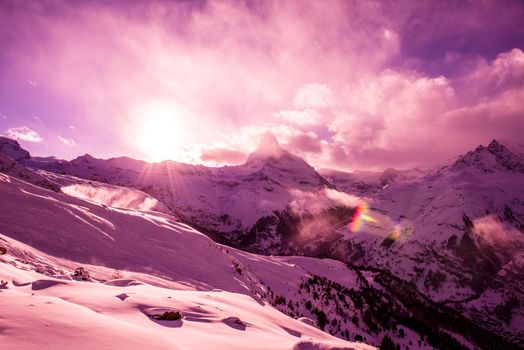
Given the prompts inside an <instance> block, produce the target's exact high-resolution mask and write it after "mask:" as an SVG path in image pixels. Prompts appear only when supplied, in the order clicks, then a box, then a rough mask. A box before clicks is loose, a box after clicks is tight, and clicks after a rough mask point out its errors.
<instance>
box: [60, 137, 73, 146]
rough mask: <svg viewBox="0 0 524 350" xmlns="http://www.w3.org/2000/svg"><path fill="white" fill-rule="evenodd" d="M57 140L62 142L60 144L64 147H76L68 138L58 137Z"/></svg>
mask: <svg viewBox="0 0 524 350" xmlns="http://www.w3.org/2000/svg"><path fill="white" fill-rule="evenodd" d="M57 138H58V140H60V142H62V143H63V144H64V145H66V146H68V147H74V146H76V142H75V140H73V139H68V138H66V137H62V136H57Z"/></svg>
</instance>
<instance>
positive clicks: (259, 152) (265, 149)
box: [247, 131, 291, 163]
mask: <svg viewBox="0 0 524 350" xmlns="http://www.w3.org/2000/svg"><path fill="white" fill-rule="evenodd" d="M290 155H291V154H290V153H289V152H288V151H286V150H285V149H283V148H282V147H281V146H280V143H278V140H277V138H276V137H275V135H273V134H272V133H271V132H269V131H268V132H266V133H265V134H264V136H262V138H261V139H260V142H259V143H258V147H257V149H256V150H255V151H254V152H253V153H251V154H250V155H249V157H248V160H247V161H248V163H249V162H252V161H254V160H257V159H266V158H275V159H278V158H281V157H283V156H290Z"/></svg>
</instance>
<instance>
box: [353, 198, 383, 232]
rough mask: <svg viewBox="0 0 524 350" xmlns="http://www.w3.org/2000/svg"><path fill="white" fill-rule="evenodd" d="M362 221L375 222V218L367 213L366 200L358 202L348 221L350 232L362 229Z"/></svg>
mask: <svg viewBox="0 0 524 350" xmlns="http://www.w3.org/2000/svg"><path fill="white" fill-rule="evenodd" d="M364 222H372V223H376V222H377V220H376V219H375V218H373V217H372V216H370V215H369V214H368V204H367V203H366V202H362V203H360V205H359V206H358V208H357V210H356V211H355V214H354V215H353V218H352V219H351V222H350V223H349V229H350V230H351V232H358V231H359V230H360V229H362V226H363V225H364Z"/></svg>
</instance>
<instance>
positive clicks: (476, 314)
mask: <svg viewBox="0 0 524 350" xmlns="http://www.w3.org/2000/svg"><path fill="white" fill-rule="evenodd" d="M266 138H267V140H266V141H264V142H263V143H262V144H261V147H259V149H258V150H257V151H256V152H255V153H254V154H253V155H251V156H250V157H249V159H248V161H247V162H246V164H244V165H240V166H235V167H222V168H207V167H204V166H194V165H187V164H180V163H175V162H162V163H156V164H151V163H146V162H142V161H136V160H132V159H129V158H113V159H109V160H100V159H95V158H93V157H91V156H89V155H86V156H83V157H79V158H77V159H75V160H73V161H71V162H67V161H60V160H55V159H49V158H32V159H30V160H27V158H24V159H22V160H20V161H19V162H15V163H18V164H19V166H21V167H23V169H26V170H27V171H30V172H32V173H34V174H37V175H39V176H43V177H44V178H45V179H47V180H48V181H51V182H52V183H55V184H59V186H60V187H62V192H65V193H68V192H67V191H68V189H67V188H69V189H71V188H73V189H75V190H74V191H70V192H69V193H68V194H69V195H72V196H75V197H80V198H82V199H83V200H89V202H84V203H89V205H94V206H95V207H96V208H99V207H100V205H102V207H101V208H103V210H109V212H110V213H113V212H115V211H123V210H127V211H129V212H126V215H129V213H131V212H133V213H141V214H140V215H136V214H134V215H135V216H137V217H138V216H142V217H143V218H144V219H147V220H146V221H148V222H156V221H157V220H158V219H157V218H152V217H151V215H153V216H154V217H157V216H158V215H160V216H161V217H163V218H166V217H169V218H170V219H167V220H165V221H163V222H162V224H161V225H158V224H156V225H157V226H162V227H166V228H167V227H171V225H175V224H176V225H181V224H178V222H184V223H189V224H190V225H192V226H193V227H196V228H197V229H199V230H201V231H202V232H204V233H206V235H208V236H210V237H212V238H213V239H214V240H215V241H219V242H225V243H227V244H228V245H230V246H236V247H239V248H243V249H248V250H250V251H252V252H259V253H263V254H275V253H278V254H299V255H309V256H314V257H331V258H335V259H336V260H339V261H340V262H337V261H331V260H318V259H312V258H299V257H286V258H279V257H264V256H260V255H253V254H251V253H245V252H242V251H239V250H236V249H234V248H225V247H222V248H218V249H219V250H222V251H225V252H226V255H228V256H229V257H230V258H231V259H232V260H231V261H232V262H231V263H230V265H229V268H231V266H233V269H234V271H236V272H237V274H238V275H240V276H243V277H245V276H246V275H247V276H248V280H247V281H244V282H241V284H242V285H243V286H244V287H245V286H251V287H249V288H244V289H242V288H241V289H235V288H236V287H235V288H232V287H231V286H235V285H236V283H237V282H234V283H233V284H230V282H227V283H226V284H227V286H228V287H227V288H225V287H224V285H222V284H220V285H214V284H213V283H211V282H210V281H207V280H206V278H209V277H206V276H205V273H201V274H200V275H199V274H193V272H191V274H190V275H195V276H197V277H196V278H195V277H191V278H192V280H191V281H190V282H183V283H184V284H188V283H189V284H192V285H197V284H198V283H197V281H200V282H202V281H205V282H204V284H205V285H208V286H209V288H211V287H212V288H220V289H224V290H228V291H231V292H237V293H247V294H249V295H251V296H255V297H256V298H262V299H264V300H268V301H269V302H270V303H271V304H272V305H274V306H275V307H276V308H277V309H279V310H281V311H282V312H284V313H286V314H287V315H290V316H293V317H296V318H299V317H306V318H311V319H313V320H314V321H313V322H314V323H316V324H317V325H322V326H323V327H324V328H325V329H326V330H327V331H329V332H331V333H332V334H335V335H337V336H338V337H342V338H346V339H350V340H360V339H364V340H365V341H367V342H369V343H371V344H375V345H376V344H378V343H379V342H380V339H382V337H383V336H384V335H385V334H390V336H391V337H392V338H393V339H394V341H395V342H397V343H398V344H403V345H405V346H410V344H409V342H410V341H411V345H413V346H415V347H417V348H423V346H424V344H427V343H429V344H431V346H432V347H435V348H471V349H472V348H475V347H480V348H486V349H498V348H508V349H510V348H519V347H522V346H523V345H524V344H523V342H522V339H523V338H524V337H523V329H522V325H523V324H524V322H523V320H524V317H523V308H522V306H523V304H524V303H523V302H522V301H523V300H524V299H523V295H522V290H524V288H523V286H522V283H523V282H522V281H524V278H523V277H524V276H523V275H522V271H523V270H522V266H523V251H524V250H523V245H522V242H523V240H522V236H524V234H523V233H522V232H523V229H522V222H523V217H524V215H523V213H524V210H523V200H522V198H524V189H523V184H524V181H523V178H522V176H523V172H522V156H521V155H520V154H519V153H516V152H513V151H511V150H509V149H508V148H507V147H505V146H503V145H502V144H500V143H498V142H496V141H494V142H492V143H491V144H490V145H489V146H487V147H483V146H480V147H478V148H477V149H476V150H474V151H472V152H469V153H467V154H466V155H464V156H461V157H459V158H458V159H457V160H456V161H455V162H454V163H453V164H451V165H449V166H445V167H442V168H440V169H437V170H435V171H433V172H429V173H427V174H418V173H419V172H418V171H410V172H405V173H402V174H401V175H398V173H396V172H392V171H389V172H388V171H386V172H385V173H383V174H380V175H378V176H376V179H378V181H379V183H380V181H381V180H380V179H381V178H382V179H386V181H387V186H380V185H379V186H376V187H375V188H373V190H371V191H363V192H362V191H361V192H358V191H352V190H351V187H346V188H344V187H342V186H340V183H338V184H337V183H336V181H332V182H330V181H329V180H330V179H331V180H332V179H333V178H334V177H333V173H331V174H327V173H325V172H323V171H322V173H323V174H324V176H322V175H320V174H319V173H318V172H316V171H315V170H314V169H313V168H312V167H310V166H309V165H308V164H307V163H305V162H304V161H303V160H302V159H300V158H298V157H296V156H293V155H291V154H290V153H289V152H287V151H285V150H283V149H282V148H281V147H280V146H279V145H278V143H277V142H276V140H272V139H271V136H267V137H266ZM273 141H274V142H273ZM10 159H11V158H10ZM11 161H13V160H12V159H11ZM33 169H40V170H33ZM42 169H45V170H42ZM392 173H394V174H396V175H395V176H391V174H392ZM384 174H386V175H384ZM336 175H339V177H340V176H342V177H344V176H346V175H344V174H336ZM357 175H359V176H360V175H362V176H364V175H363V174H357ZM382 175H384V176H382ZM13 176H16V175H13ZM374 176H375V175H374ZM364 177H365V180H366V181H367V182H368V183H371V180H370V176H369V174H365V176H364ZM357 178H358V177H354V178H353V179H357ZM9 179H12V178H11V177H9ZM86 179H87V180H86ZM353 179H351V178H350V179H349V180H348V181H353ZM358 181H362V182H363V183H364V180H363V178H362V177H360V180H358ZM373 181H376V180H373ZM13 182H15V180H14V179H12V180H11V183H13ZM16 184H17V185H16V186H19V183H18V182H17V183H16ZM20 186H21V185H20ZM71 186H73V187H71ZM120 186H125V188H124V187H120ZM127 190H129V191H132V192H133V195H132V196H131V198H135V197H137V198H142V199H143V200H136V201H133V200H124V199H125V198H126V193H127V192H126V191H127ZM343 190H346V191H352V192H349V193H347V192H343ZM24 191H26V190H24ZM14 192H16V191H14ZM14 192H13V193H14ZM112 193H117V195H116V198H118V199H119V200H112V201H108V200H107V198H113V196H112ZM146 193H147V194H146ZM138 194H141V195H140V196H139V195H138ZM56 195H57V196H62V197H60V199H59V201H63V200H64V198H69V197H63V196H64V195H62V194H56ZM144 196H145V197H147V198H149V202H151V201H154V200H156V201H158V203H157V204H158V205H159V206H158V207H156V208H155V207H147V206H140V205H137V204H136V203H144V202H148V201H146V200H145V199H144V198H145V197H144ZM77 200H78V199H77ZM104 200H105V202H104ZM119 203H133V204H129V205H128V204H121V205H120V208H124V209H118V210H117V208H112V207H114V206H118V205H119ZM366 203H367V205H366ZM41 205H42V204H41V203H40V204H39V205H38V207H40V206H41ZM162 205H165V206H166V207H163V209H159V208H162ZM24 206H25V204H24V205H23V206H22V207H24ZM82 206H86V205H82ZM108 206H109V207H108ZM66 207H67V206H66ZM34 210H36V207H35V209H34ZM93 210H95V209H93ZM96 210H98V209H96ZM146 210H161V211H163V214H158V213H157V214H155V213H153V212H150V211H146ZM2 212H4V211H2ZM5 212H6V213H8V212H13V213H15V212H16V208H14V207H11V208H10V209H9V210H6V211H5ZM72 214H74V216H75V217H76V216H78V217H80V218H81V219H86V220H87V218H89V217H90V216H89V215H87V216H85V213H84V214H82V215H79V214H78V213H76V212H75V211H74V210H73V211H72ZM171 214H174V215H175V216H176V218H175V217H173V216H171ZM107 215H108V214H107V213H106V212H105V211H101V212H100V213H97V214H96V216H97V217H102V218H104V220H107V221H108V222H110V223H113V222H114V220H115V219H113V218H109V217H107ZM144 215H145V216H144ZM11 216H16V215H11ZM42 220H43V221H44V222H45V220H44V218H42ZM79 220H80V219H79ZM104 220H102V222H103V221H104ZM62 221H67V220H62ZM95 221H96V220H95ZM88 222H89V220H88ZM26 224H27V225H28V227H32V226H36V224H35V223H26ZM84 224H85V223H84ZM20 225H22V223H20V222H18V223H15V222H11V226H7V232H11V235H9V234H7V235H8V236H10V237H13V238H15V239H17V240H20V241H22V242H24V243H27V244H30V245H31V246H33V247H36V248H38V249H41V250H42V251H44V252H45V253H47V254H51V255H56V254H59V253H60V252H62V253H63V252H64V251H69V249H70V248H68V247H67V246H64V247H62V248H60V249H57V250H56V251H47V250H45V249H43V248H42V247H40V246H39V245H35V243H34V242H35V238H34V237H31V235H28V236H26V237H25V238H24V239H21V238H20V234H21V233H20V232H25V231H24V230H18V229H13V227H18V226H20ZM57 225H59V224H58V223H56V224H50V225H46V226H49V227H56V226H57ZM94 225H95V227H97V228H100V229H101V230H102V231H103V232H105V233H106V234H109V235H110V236H113V234H112V233H111V231H108V230H107V229H104V228H101V227H98V224H94ZM21 227H23V225H22V226H21ZM123 227H133V228H134V227H136V233H135V236H131V237H132V239H131V241H132V242H134V243H131V241H128V243H126V246H127V245H131V244H133V245H136V242H137V241H138V242H141V241H142V240H143V238H141V235H142V234H143V231H150V230H151V229H150V228H147V227H142V226H140V225H138V226H137V225H136V224H135V223H131V222H129V223H126V224H124V225H123ZM348 228H349V229H348ZM1 229H2V226H0V230H1ZM27 230H28V232H29V231H30V229H29V228H28V229H27ZM91 230H95V229H94V228H91ZM95 231H96V230H95ZM97 232H98V231H97ZM126 232H127V231H126ZM192 232H195V231H194V230H193V231H192ZM99 233H100V232H99ZM48 234H51V232H49V233H48ZM90 234H92V233H90ZM126 235H128V233H126ZM126 235H124V236H126ZM83 236H84V234H81V235H80V237H83ZM124 236H122V237H124ZM118 237H119V238H118V239H117V242H119V241H120V240H122V239H123V238H120V236H118ZM202 237H203V236H202ZM204 238H205V237H204ZM68 239H71V237H69V238H68ZM170 239H171V238H170V236H165V237H164V236H162V235H161V236H159V237H158V238H156V237H155V238H153V239H152V240H150V239H147V240H145V242H147V244H148V246H147V247H143V248H142V247H141V246H136V248H137V249H140V250H142V249H143V251H144V253H147V254H146V255H147V256H148V257H149V256H153V255H159V254H155V253H154V251H155V249H159V250H160V251H164V250H163V249H164V248H165V247H164V246H166V245H165V244H163V243H162V242H166V241H169V242H171V241H170ZM66 240H67V239H66ZM183 240H184V241H186V238H184V239H183ZM151 242H155V245H153V246H152V247H150V246H149V244H151ZM208 242H209V244H212V245H215V246H216V243H213V242H211V241H208ZM109 243H110V242H109ZM111 244H114V243H111ZM111 244H110V245H111ZM169 244H170V243H169ZM169 244H168V245H167V246H169ZM157 245H158V246H157ZM179 247H180V249H186V250H188V251H187V253H188V255H187V258H186V257H185V256H186V255H184V254H182V255H181V257H182V259H181V261H189V260H191V257H192V256H193V255H198V254H200V252H202V253H203V252H205V250H203V248H202V246H200V247H199V248H197V247H195V248H194V249H193V248H191V249H189V248H188V247H185V246H184V245H182V244H181V245H180V246H179ZM217 247H220V246H217ZM75 249H76V250H78V249H79V248H75ZM169 249H170V248H169ZM103 250H104V251H108V252H109V253H107V254H108V255H109V256H120V255H119V254H124V253H125V254H124V255H122V256H121V257H120V258H118V259H116V260H114V259H113V258H111V259H110V258H109V257H108V255H104V256H103V257H100V256H97V255H98V254H94V255H93V256H92V257H89V259H85V260H84V261H78V260H76V261H78V262H79V263H82V264H86V263H91V264H93V261H94V262H96V263H95V264H94V265H106V266H111V268H114V269H122V270H127V271H133V270H135V272H142V273H144V272H146V273H149V272H152V273H153V274H154V275H156V276H160V277H162V278H167V279H168V280H173V281H185V279H186V278H190V277H189V275H188V276H183V275H181V272H180V268H176V269H167V270H166V268H165V266H167V261H164V260H158V261H157V260H156V259H157V258H156V257H155V258H153V257H150V258H148V260H147V261H141V260H143V259H144V258H143V257H139V258H137V259H138V260H137V261H139V262H140V263H139V264H136V265H131V266H127V265H125V266H122V265H119V264H117V263H116V262H120V263H123V262H129V261H130V260H134V259H135V258H134V255H132V254H131V255H130V253H129V252H128V249H127V248H126V249H122V247H121V246H119V247H111V246H108V247H107V248H103ZM192 252H193V253H192ZM194 252H199V253H194ZM102 254H106V253H102ZM177 254H178V251H177V252H176V253H174V254H160V255H164V256H166V257H167V256H171V255H174V256H177ZM58 256H60V255H58ZM77 256H78V252H77V251H75V254H74V255H70V256H68V257H67V256H66V257H64V258H66V259H71V260H74V259H75V257H77ZM80 256H82V254H80ZM131 256H133V258H132V259H130V257H131ZM76 259H77V258H76ZM177 264H178V263H177ZM191 265H193V264H191ZM212 265H213V266H209V259H207V258H206V262H203V261H202V262H199V263H197V265H196V266H204V267H205V266H209V269H213V268H215V267H216V266H215V264H212ZM226 265H227V264H226ZM144 266H148V267H149V268H151V269H152V270H148V271H143V270H142V271H140V269H143V267H144ZM159 266H160V268H159ZM182 266H184V265H182ZM217 266H218V265H217ZM224 266H225V265H224ZM277 266H278V268H277ZM187 268H188V269H190V266H189V265H188V267H187ZM275 268H276V269H277V270H275ZM281 268H282V269H283V270H281ZM156 269H159V270H158V271H157V270H156ZM205 269H207V268H205ZM182 270H184V268H182ZM188 271H191V270H188ZM208 271H209V270H208ZM239 271H241V272H239ZM291 275H293V276H295V277H290V276H291ZM219 276H222V277H220V280H223V279H224V280H225V281H227V280H228V278H227V277H225V276H223V275H220V274H219ZM147 278H150V277H147ZM234 279H235V280H238V276H235V277H234ZM253 281H256V282H253ZM264 288H266V289H264ZM260 291H262V292H260ZM257 293H258V294H257ZM307 301H310V303H309V304H308V303H307ZM427 314H433V315H436V316H435V317H436V320H435V319H433V321H431V322H433V323H428V318H427V317H424V315H427ZM324 319H328V320H329V322H325V321H324ZM400 329H402V331H400ZM406 334H407V335H406ZM431 346H430V347H431Z"/></svg>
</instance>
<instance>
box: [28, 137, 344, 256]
mask: <svg viewBox="0 0 524 350" xmlns="http://www.w3.org/2000/svg"><path fill="white" fill-rule="evenodd" d="M25 164H26V165H28V166H30V167H33V168H39V169H43V170H46V171H47V172H48V173H47V174H49V172H54V173H58V174H67V175H72V176H76V177H80V178H84V179H90V180H95V181H99V182H103V183H109V184H113V185H118V186H126V187H132V188H136V189H138V190H140V191H143V192H145V193H147V194H149V195H150V196H152V197H154V198H156V199H158V200H160V201H161V202H162V203H164V204H165V205H166V206H167V207H168V208H169V209H170V210H171V211H172V212H173V213H174V214H175V215H176V216H178V217H180V218H181V219H183V221H184V222H186V223H188V224H191V225H192V226H194V227H197V228H199V229H201V230H202V231H204V232H206V233H207V234H208V235H209V236H211V237H213V238H215V239H216V240H217V241H221V242H226V243H228V244H229V245H233V246H236V247H241V248H244V249H248V250H250V251H258V252H269V251H271V252H274V253H283V252H290V251H291V250H290V249H288V248H286V247H287V246H288V244H286V243H285V240H286V238H285V237H283V236H282V234H281V233H279V232H270V231H269V230H265V231H262V230H257V227H259V226H260V223H259V220H261V219H263V220H266V221H267V219H266V218H268V217H270V218H274V217H275V212H283V211H286V210H289V209H290V208H289V204H290V203H293V202H294V201H295V202H297V201H302V200H303V197H304V194H309V193H319V195H320V196H321V197H322V199H323V200H324V201H325V202H329V203H336V202H337V200H334V199H333V198H334V197H335V196H334V195H333V194H334V190H332V191H331V194H328V195H326V194H325V193H324V192H325V191H327V190H329V189H331V188H332V187H333V186H332V185H331V184H330V183H329V182H328V181H327V180H326V179H324V178H323V177H322V176H320V175H319V174H318V173H317V172H316V171H315V170H314V169H313V168H312V167H311V166H309V165H308V164H307V163H306V162H305V161H304V160H303V159H301V158H299V157H296V156H294V155H292V154H290V153H289V152H287V151H285V150H283V149H282V148H281V147H280V145H279V144H278V142H277V141H276V139H275V138H274V137H273V136H272V135H270V134H269V135H266V137H265V138H264V139H263V140H262V141H261V143H260V146H259V148H258V149H257V150H256V151H255V152H254V153H253V154H251V155H250V156H249V158H248V160H247V162H246V163H245V164H243V165H240V166H232V167H221V168H207V167H204V166H200V165H188V164H182V163H176V162H173V161H165V162H162V163H147V162H143V161H137V160H133V159H130V158H126V157H121V158H112V159H108V160H101V159H95V158H93V157H92V156H90V155H84V156H81V157H78V158H76V159H74V160H73V161H71V162H67V161H59V160H50V159H49V158H34V159H31V160H29V161H26V162H25ZM42 174H44V175H45V174H46V173H43V172H42ZM46 176H47V175H46ZM272 220H273V221H275V220H278V219H272ZM257 225H258V226H257Z"/></svg>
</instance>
